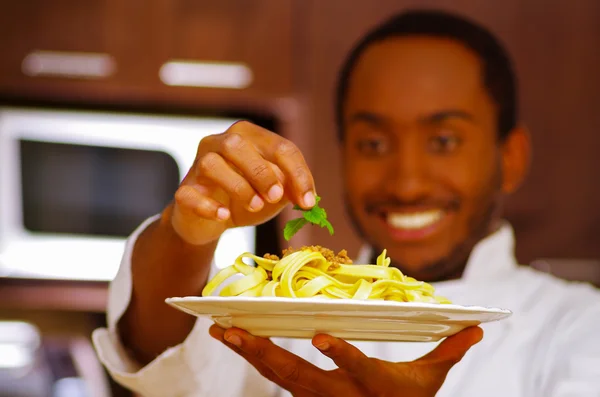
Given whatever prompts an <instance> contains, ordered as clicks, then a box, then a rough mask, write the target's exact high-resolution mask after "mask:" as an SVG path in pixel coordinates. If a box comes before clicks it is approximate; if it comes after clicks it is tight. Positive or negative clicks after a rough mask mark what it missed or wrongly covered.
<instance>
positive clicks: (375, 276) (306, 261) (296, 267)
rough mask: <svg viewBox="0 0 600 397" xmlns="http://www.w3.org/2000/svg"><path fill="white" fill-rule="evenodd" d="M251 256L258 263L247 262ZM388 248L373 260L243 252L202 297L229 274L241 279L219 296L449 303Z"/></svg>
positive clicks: (308, 252)
mask: <svg viewBox="0 0 600 397" xmlns="http://www.w3.org/2000/svg"><path fill="white" fill-rule="evenodd" d="M244 258H249V259H252V260H253V261H254V262H255V263H256V266H251V265H248V264H246V263H244V261H243V260H244ZM390 262H391V260H390V258H388V257H386V250H384V251H383V252H382V253H381V255H379V257H377V263H376V264H375V265H354V264H339V263H333V262H329V261H328V260H327V259H326V258H325V256H323V254H322V253H321V252H317V251H311V250H300V251H296V252H293V253H291V254H289V255H287V256H284V257H283V258H282V259H280V260H274V259H267V258H261V257H259V256H256V255H253V254H250V253H244V254H242V255H240V256H239V257H238V258H237V259H236V260H235V263H234V264H233V265H231V266H229V267H227V268H225V269H223V270H221V271H220V272H218V273H217V274H216V275H215V277H214V278H213V279H212V280H210V281H209V282H208V283H207V284H206V287H205V288H204V290H203V291H202V296H211V295H212V294H213V293H214V291H215V290H216V289H217V288H218V287H219V286H220V285H222V284H223V283H224V282H225V281H226V280H227V279H229V278H230V277H232V276H234V275H236V274H241V275H243V277H242V278H240V279H239V280H236V281H233V282H231V283H229V284H228V285H226V286H225V287H223V288H222V289H221V291H220V293H219V295H220V296H247V297H287V298H313V297H319V298H330V299H356V300H390V301H398V302H431V303H451V302H450V301H449V300H448V299H446V298H444V297H441V296H437V295H435V290H434V288H433V286H431V285H430V284H428V283H425V282H422V281H417V280H415V279H414V278H412V277H408V276H405V275H404V274H403V273H402V272H401V271H400V270H399V269H397V268H395V267H390Z"/></svg>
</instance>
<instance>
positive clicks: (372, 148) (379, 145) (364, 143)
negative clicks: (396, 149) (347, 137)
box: [356, 138, 388, 156]
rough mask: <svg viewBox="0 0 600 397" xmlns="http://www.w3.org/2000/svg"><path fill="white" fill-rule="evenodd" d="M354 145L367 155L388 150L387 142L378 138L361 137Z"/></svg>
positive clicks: (378, 153)
mask: <svg viewBox="0 0 600 397" xmlns="http://www.w3.org/2000/svg"><path fill="white" fill-rule="evenodd" d="M356 146H357V149H358V151H359V152H360V153H362V154H365V155H368V156H374V155H380V154H383V153H385V152H386V151H387V150H388V147H387V143H386V142H385V141H384V140H383V139H379V138H368V139H361V140H359V141H358V142H357V144H356Z"/></svg>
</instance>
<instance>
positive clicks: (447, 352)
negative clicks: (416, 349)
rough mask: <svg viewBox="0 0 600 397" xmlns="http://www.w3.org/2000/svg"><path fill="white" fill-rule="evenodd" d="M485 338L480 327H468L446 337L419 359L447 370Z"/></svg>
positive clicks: (422, 362)
mask: <svg viewBox="0 0 600 397" xmlns="http://www.w3.org/2000/svg"><path fill="white" fill-rule="evenodd" d="M481 339H483V330H482V329H481V328H480V327H469V328H466V329H464V330H462V331H460V332H459V333H457V334H456V335H452V336H450V337H448V338H446V339H445V340H444V341H443V342H442V343H440V344H439V345H438V346H437V347H436V348H435V349H433V350H432V351H431V352H429V353H428V354H426V355H424V356H423V357H421V358H419V359H417V360H416V361H415V363H419V364H429V365H431V364H438V365H441V366H442V368H443V369H444V370H446V371H450V369H451V368H452V367H453V366H454V365H455V364H456V363H458V362H459V361H460V360H462V358H463V357H464V355H465V354H466V353H467V351H469V349H470V348H471V347H472V346H473V345H475V344H477V343H478V342H479V341H481Z"/></svg>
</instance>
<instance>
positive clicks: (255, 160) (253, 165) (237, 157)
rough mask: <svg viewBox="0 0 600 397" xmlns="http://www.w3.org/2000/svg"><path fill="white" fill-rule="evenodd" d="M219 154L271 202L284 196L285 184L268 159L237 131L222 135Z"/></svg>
mask: <svg viewBox="0 0 600 397" xmlns="http://www.w3.org/2000/svg"><path fill="white" fill-rule="evenodd" d="M220 139H221V144H220V145H219V154H221V155H222V156H223V157H224V158H225V159H226V160H227V161H229V162H231V163H232V164H233V165H234V166H235V167H236V168H237V169H239V170H240V172H241V173H242V174H243V175H244V177H245V178H246V179H247V180H248V182H249V183H250V184H251V185H252V187H253V188H254V189H255V190H256V191H257V192H258V193H259V194H260V196H261V197H262V198H263V199H265V200H266V201H268V202H270V203H276V202H278V201H279V200H280V199H281V198H282V197H283V186H282V185H281V183H280V182H279V179H278V178H277V176H276V175H275V172H274V171H273V168H272V167H271V164H270V162H269V161H267V160H266V159H265V158H264V157H263V156H262V155H261V154H260V153H259V152H258V151H257V149H256V147H255V146H254V145H253V144H252V143H251V142H250V141H249V140H248V139H243V138H242V136H241V135H239V134H237V133H229V134H225V135H222V136H221V137H220Z"/></svg>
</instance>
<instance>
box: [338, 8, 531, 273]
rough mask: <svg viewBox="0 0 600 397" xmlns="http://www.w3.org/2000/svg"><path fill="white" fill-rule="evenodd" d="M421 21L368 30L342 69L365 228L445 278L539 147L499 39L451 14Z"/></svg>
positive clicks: (491, 225) (348, 163)
mask: <svg viewBox="0 0 600 397" xmlns="http://www.w3.org/2000/svg"><path fill="white" fill-rule="evenodd" d="M443 21H444V19H443V18H442V21H440V22H443ZM422 22H423V23H421V24H419V25H415V26H408V25H407V26H405V27H401V28H400V29H399V30H398V31H397V33H396V36H399V37H397V38H396V39H393V40H392V39H389V38H385V37H386V33H387V32H386V30H385V29H383V30H382V31H381V32H379V31H376V32H375V33H373V34H372V35H371V36H369V37H368V38H367V39H366V40H365V41H363V43H362V45H360V46H359V47H358V48H357V50H356V51H355V52H354V53H353V54H352V55H353V56H351V58H350V60H349V62H348V63H347V64H346V66H345V68H344V70H343V71H342V78H341V80H340V86H339V92H338V107H337V112H338V123H339V125H340V131H339V135H340V140H341V141H342V142H343V144H344V171H345V172H344V177H345V182H346V192H347V193H346V197H347V203H348V206H349V211H348V213H349V214H350V215H351V216H352V218H353V219H354V224H355V226H356V228H357V230H359V231H360V232H361V236H362V237H363V238H364V239H365V241H367V242H369V243H370V244H371V245H372V246H373V247H376V248H377V249H376V250H375V252H381V248H387V249H388V252H389V253H390V256H391V258H393V260H394V262H395V264H396V265H397V266H398V267H400V268H401V269H402V270H405V271H406V272H407V273H408V274H412V275H414V277H417V278H418V279H423V280H428V281H438V280H445V279H449V278H457V277H460V275H461V274H462V272H463V269H464V267H465V263H466V261H467V258H468V256H469V254H470V252H471V250H472V249H473V247H474V246H475V244H476V243H477V242H478V241H480V240H481V239H482V238H484V237H485V236H487V235H489V234H490V233H491V232H492V231H494V230H495V229H497V227H498V223H497V221H498V219H499V213H498V210H499V204H500V199H501V196H502V194H505V193H510V192H512V191H513V190H514V189H515V188H516V187H517V186H518V184H519V183H520V181H521V179H522V178H523V176H524V173H525V170H526V167H527V161H528V155H529V153H528V149H529V148H528V138H527V135H526V133H525V131H524V130H523V129H522V128H521V127H519V126H517V124H516V122H517V120H516V92H515V91H516V90H515V81H514V77H513V75H512V69H511V65H510V63H509V60H508V59H507V57H506V56H505V55H504V53H503V50H502V49H501V48H500V46H499V45H498V44H496V43H495V42H494V41H493V40H492V39H491V38H490V37H489V36H488V35H484V34H482V33H481V34H477V32H476V30H475V29H469V30H467V31H459V30H457V31H456V32H455V34H457V35H460V36H461V37H457V38H455V39H453V38H452V37H448V36H449V35H446V34H445V32H444V29H446V25H445V24H443V23H441V24H440V25H439V26H436V25H434V24H433V23H435V22H437V21H434V20H428V19H426V18H425V19H424V20H423V21H422ZM401 29H403V30H404V33H400V30H401ZM412 30H414V31H415V32H417V33H418V32H420V31H425V32H427V31H430V32H432V33H431V34H430V35H426V34H423V35H421V34H417V33H415V34H411V31H412ZM436 31H438V32H439V35H437V36H436V35H435V33H436ZM379 35H381V36H382V37H384V38H383V39H379V38H378V37H379ZM369 39H370V40H369ZM457 39H462V40H461V41H463V40H464V41H463V42H461V41H459V40H457ZM470 47H471V48H470ZM503 159H505V162H504V163H503Z"/></svg>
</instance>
